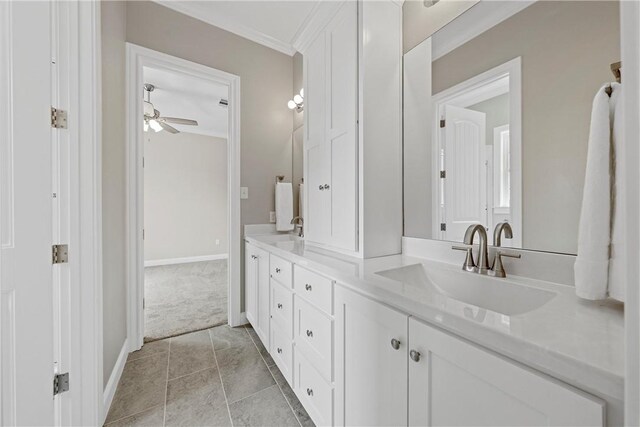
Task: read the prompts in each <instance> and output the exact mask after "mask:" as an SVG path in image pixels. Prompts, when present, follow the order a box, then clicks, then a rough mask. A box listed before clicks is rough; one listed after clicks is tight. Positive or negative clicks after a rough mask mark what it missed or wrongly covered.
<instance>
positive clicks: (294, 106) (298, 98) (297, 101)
mask: <svg viewBox="0 0 640 427" xmlns="http://www.w3.org/2000/svg"><path fill="white" fill-rule="evenodd" d="M287 107H289V109H290V110H296V111H297V112H298V113H299V112H301V111H303V110H304V89H300V93H299V94H296V95H295V96H294V97H293V99H290V100H289V102H287Z"/></svg>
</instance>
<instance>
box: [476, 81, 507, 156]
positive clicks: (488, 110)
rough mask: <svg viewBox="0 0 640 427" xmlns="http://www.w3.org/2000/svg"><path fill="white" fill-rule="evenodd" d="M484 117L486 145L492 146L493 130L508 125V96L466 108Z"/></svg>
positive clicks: (501, 96)
mask: <svg viewBox="0 0 640 427" xmlns="http://www.w3.org/2000/svg"><path fill="white" fill-rule="evenodd" d="M467 108H468V109H469V110H474V111H480V112H481V113H484V114H485V115H486V120H487V121H486V138H485V144H486V145H493V130H494V129H495V128H497V127H498V126H504V125H508V124H509V94H508V93H505V94H503V95H499V96H496V97H494V98H490V99H487V100H486V101H482V102H479V103H477V104H475V105H471V106H469V107H467Z"/></svg>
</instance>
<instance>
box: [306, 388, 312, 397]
mask: <svg viewBox="0 0 640 427" xmlns="http://www.w3.org/2000/svg"><path fill="white" fill-rule="evenodd" d="M307 394H308V395H309V396H313V389H310V388H308V389H307Z"/></svg>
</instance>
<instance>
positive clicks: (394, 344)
mask: <svg viewBox="0 0 640 427" xmlns="http://www.w3.org/2000/svg"><path fill="white" fill-rule="evenodd" d="M391 347H393V349H394V350H398V349H399V348H400V341H398V340H397V339H395V338H393V339H392V340H391Z"/></svg>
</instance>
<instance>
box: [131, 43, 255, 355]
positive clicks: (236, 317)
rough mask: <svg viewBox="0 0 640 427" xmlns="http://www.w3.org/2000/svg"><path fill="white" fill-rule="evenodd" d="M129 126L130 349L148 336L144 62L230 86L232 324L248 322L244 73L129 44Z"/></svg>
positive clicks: (230, 298) (228, 206)
mask: <svg viewBox="0 0 640 427" xmlns="http://www.w3.org/2000/svg"><path fill="white" fill-rule="evenodd" d="M126 62H127V65H126V89H127V93H126V98H127V100H126V116H127V119H126V129H127V178H126V188H127V230H126V233H127V248H128V252H127V340H128V343H129V351H135V350H138V349H140V348H141V347H142V344H143V341H144V311H143V296H144V241H143V239H142V228H143V224H144V174H143V169H142V156H143V152H144V138H143V126H142V124H143V123H142V120H139V118H140V117H142V112H143V100H142V96H141V95H140V94H141V93H142V84H143V74H142V73H143V67H153V68H157V69H162V70H166V71H171V72H177V73H182V74H187V75H191V76H194V77H197V78H200V79H204V80H208V81H211V82H215V83H217V84H222V85H225V86H227V87H228V88H229V109H228V111H229V115H228V116H229V117H228V119H229V131H228V135H227V163H228V169H227V170H228V183H227V185H228V192H227V194H228V196H227V197H228V199H227V209H228V217H227V218H228V219H227V221H228V229H227V234H228V241H229V267H228V275H229V276H228V277H229V294H228V319H229V325H231V326H238V325H241V324H243V323H245V322H246V318H245V316H244V313H243V312H242V304H241V303H242V301H241V282H240V266H241V260H240V253H241V252H240V250H241V248H240V246H241V245H240V244H241V234H240V77H239V76H236V75H234V74H229V73H226V72H224V71H220V70H217V69H215V68H211V67H208V66H205V65H202V64H197V63H195V62H191V61H187V60H185V59H182V58H178V57H175V56H171V55H168V54H165V53H161V52H157V51H154V50H151V49H147V48H145V47H142V46H138V45H135V44H132V43H127V44H126Z"/></svg>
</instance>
